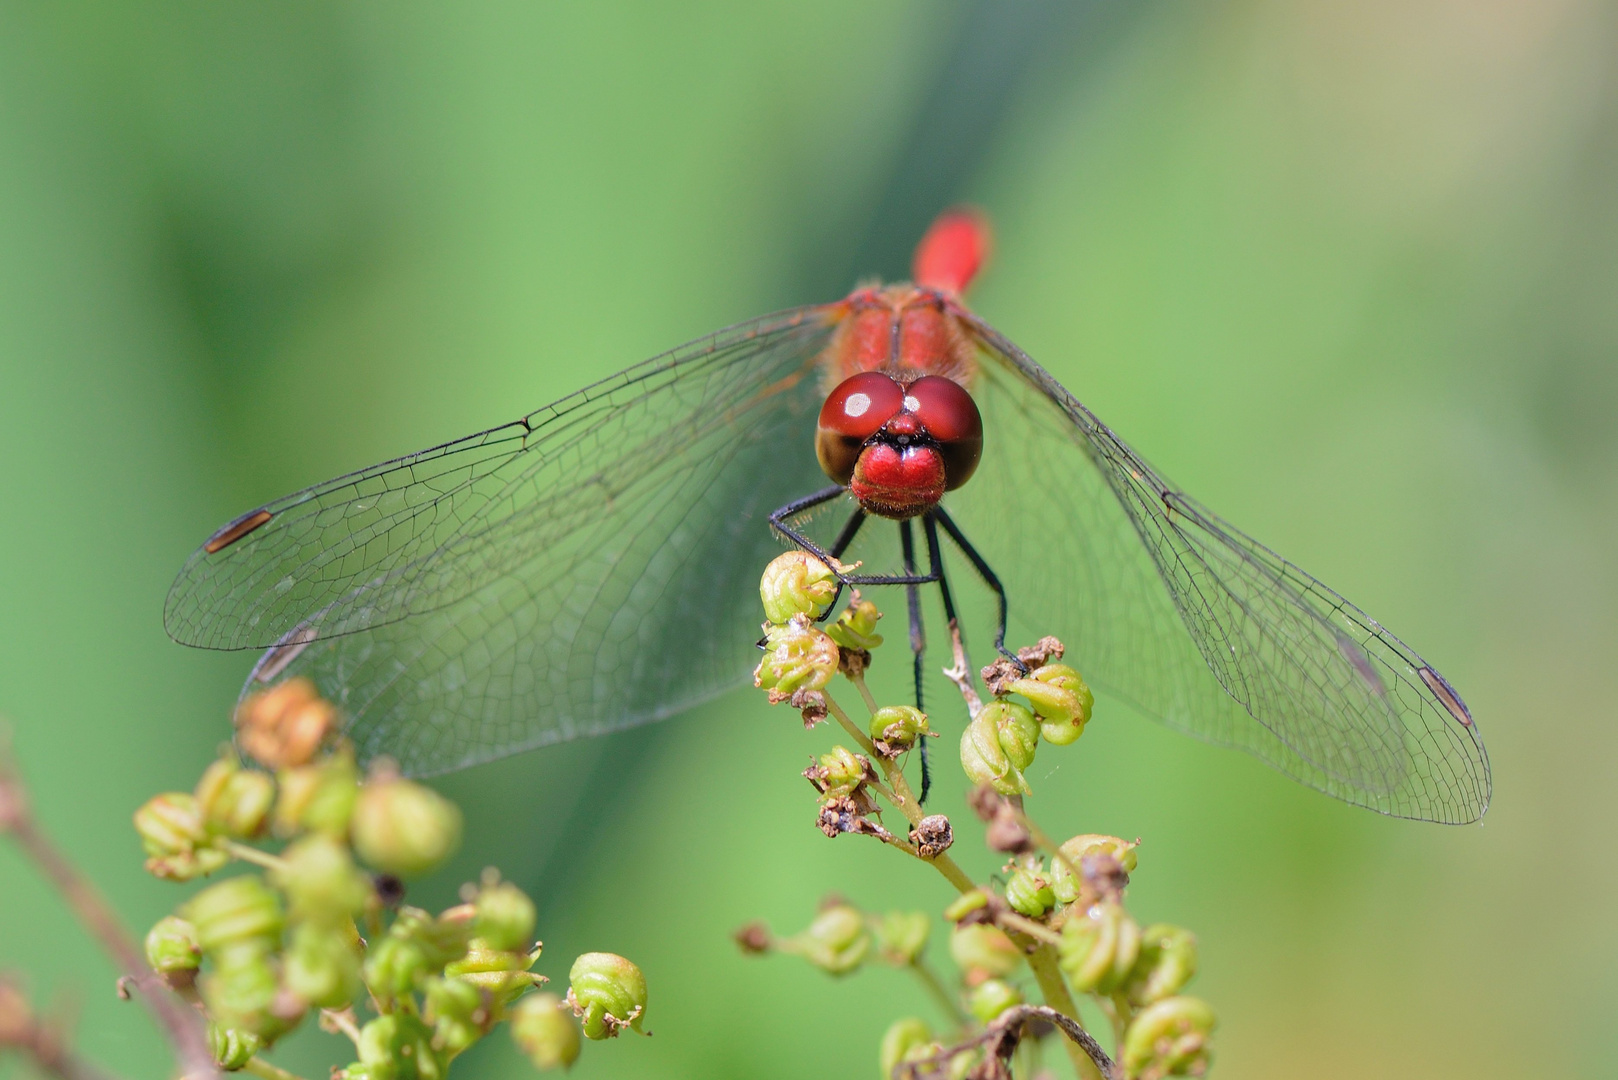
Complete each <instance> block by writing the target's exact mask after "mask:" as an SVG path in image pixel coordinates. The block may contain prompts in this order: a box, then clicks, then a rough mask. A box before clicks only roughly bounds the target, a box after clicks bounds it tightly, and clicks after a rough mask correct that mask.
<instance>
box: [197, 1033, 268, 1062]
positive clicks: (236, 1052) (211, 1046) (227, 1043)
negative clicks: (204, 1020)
mask: <svg viewBox="0 0 1618 1080" xmlns="http://www.w3.org/2000/svg"><path fill="white" fill-rule="evenodd" d="M262 1049H264V1040H263V1039H261V1038H259V1037H258V1036H257V1035H254V1034H253V1033H252V1032H251V1031H237V1030H235V1029H234V1028H227V1027H220V1026H219V1025H218V1024H215V1023H211V1022H210V1023H209V1024H208V1051H209V1053H211V1054H213V1060H214V1064H215V1065H218V1066H219V1067H220V1068H221V1069H222V1070H224V1071H225V1072H239V1071H240V1070H241V1069H242V1068H243V1067H244V1066H246V1064H247V1063H248V1062H249V1061H251V1060H253V1055H254V1054H256V1053H258V1052H259V1051H260V1050H262Z"/></svg>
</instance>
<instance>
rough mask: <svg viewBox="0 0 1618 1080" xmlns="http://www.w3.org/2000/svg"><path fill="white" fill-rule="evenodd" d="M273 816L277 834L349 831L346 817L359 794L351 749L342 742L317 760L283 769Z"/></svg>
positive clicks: (356, 770) (343, 835) (343, 832)
mask: <svg viewBox="0 0 1618 1080" xmlns="http://www.w3.org/2000/svg"><path fill="white" fill-rule="evenodd" d="M277 779H278V780H279V786H280V789H281V790H280V794H279V796H278V797H277V798H276V801H275V813H274V817H273V818H272V824H273V826H274V829H275V832H276V835H278V836H294V835H296V834H298V833H300V832H304V831H306V830H307V831H309V832H323V833H326V834H328V835H330V836H335V837H339V838H340V837H345V836H347V835H348V821H349V818H350V817H351V816H352V815H353V813H354V801H355V800H356V799H357V798H359V793H360V773H359V768H358V766H356V765H355V764H354V750H353V748H352V747H350V746H347V745H343V746H340V747H339V748H338V749H337V750H336V751H334V752H333V753H331V754H329V755H327V756H326V757H325V758H323V759H321V760H320V761H316V762H314V763H312V764H309V765H299V766H297V767H295V768H290V769H282V770H281V772H280V773H279V774H278V775H277Z"/></svg>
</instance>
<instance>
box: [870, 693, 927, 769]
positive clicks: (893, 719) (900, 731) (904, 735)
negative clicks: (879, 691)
mask: <svg viewBox="0 0 1618 1080" xmlns="http://www.w3.org/2000/svg"><path fill="white" fill-rule="evenodd" d="M926 734H928V728H927V716H926V714H925V713H923V712H922V711H921V710H920V709H916V708H912V707H911V706H909V705H884V706H883V707H882V708H880V709H878V710H877V711H876V712H874V713H872V714H871V739H872V740H873V741H874V742H875V743H876V748H877V751H878V752H879V753H881V754H883V755H885V756H887V757H897V756H898V755H899V753H900V752H901V751H904V750H908V749H910V748H911V747H912V746H914V745H916V740H917V739H919V738H921V737H922V736H923V735H926Z"/></svg>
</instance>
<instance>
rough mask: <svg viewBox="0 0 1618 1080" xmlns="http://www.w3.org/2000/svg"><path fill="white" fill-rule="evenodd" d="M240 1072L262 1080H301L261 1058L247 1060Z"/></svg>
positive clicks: (297, 1076)
mask: <svg viewBox="0 0 1618 1080" xmlns="http://www.w3.org/2000/svg"><path fill="white" fill-rule="evenodd" d="M242 1072H247V1073H252V1074H253V1075H254V1076H262V1077H263V1078H264V1080H303V1078H302V1077H300V1076H299V1075H298V1074H297V1073H292V1072H287V1071H286V1070H285V1069H283V1068H281V1066H279V1065H272V1064H270V1063H269V1062H268V1061H265V1060H264V1059H263V1058H261V1057H251V1058H248V1059H247V1064H246V1065H243V1066H242Z"/></svg>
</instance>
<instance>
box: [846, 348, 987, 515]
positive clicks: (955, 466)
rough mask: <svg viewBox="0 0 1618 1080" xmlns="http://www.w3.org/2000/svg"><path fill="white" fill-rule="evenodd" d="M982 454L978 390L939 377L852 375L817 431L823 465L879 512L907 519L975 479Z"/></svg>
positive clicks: (865, 504)
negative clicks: (974, 394) (974, 396)
mask: <svg viewBox="0 0 1618 1080" xmlns="http://www.w3.org/2000/svg"><path fill="white" fill-rule="evenodd" d="M982 452H983V419H982V417H981V416H980V415H979V414H978V407H977V404H976V403H975V402H973V400H972V395H971V394H969V393H967V392H966V390H965V388H964V387H962V386H961V385H960V384H959V383H956V382H954V381H953V380H950V379H946V378H943V377H942V376H938V375H924V376H922V377H921V378H919V379H913V380H911V381H909V382H901V381H900V380H898V379H896V378H894V377H893V376H892V375H890V374H888V373H887V372H884V371H862V372H860V373H859V374H857V375H851V376H849V377H848V378H847V379H844V380H843V381H842V382H841V383H839V384H837V386H836V387H835V388H834V389H833V390H832V392H831V393H830V394H829V395H827V397H826V403H825V405H823V406H822V407H821V410H820V420H819V423H818V424H817V425H816V428H815V453H816V456H818V457H819V459H820V467H821V468H822V469H824V470H825V471H826V475H827V476H829V477H831V478H832V479H833V480H835V481H837V482H838V483H839V484H842V485H844V486H846V487H847V488H848V489H849V490H850V491H851V492H853V494H854V497H855V498H856V499H858V500H859V503H860V505H861V506H862V507H864V508H865V510H866V511H868V512H869V513H872V514H876V515H877V516H879V517H886V518H897V519H901V520H902V519H904V518H911V517H915V516H916V515H917V514H920V513H922V512H924V511H926V510H928V509H930V508H932V507H933V506H935V505H937V503H938V500H939V499H941V498H943V497H944V492H946V491H953V490H954V489H955V488H958V487H960V486H961V485H962V484H964V483H966V481H967V480H968V479H970V478H971V476H972V472H973V470H975V469H976V468H977V464H978V458H979V456H980V455H981V454H982Z"/></svg>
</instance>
